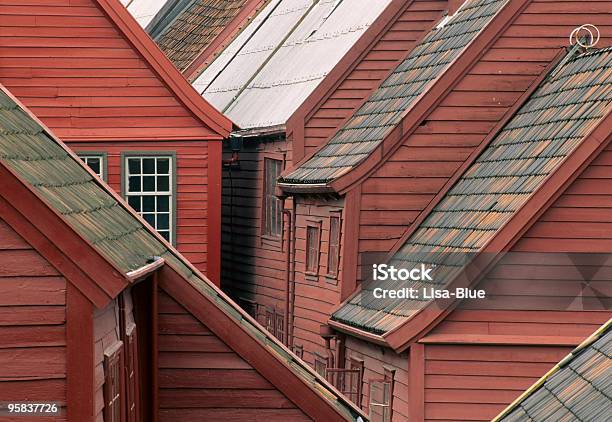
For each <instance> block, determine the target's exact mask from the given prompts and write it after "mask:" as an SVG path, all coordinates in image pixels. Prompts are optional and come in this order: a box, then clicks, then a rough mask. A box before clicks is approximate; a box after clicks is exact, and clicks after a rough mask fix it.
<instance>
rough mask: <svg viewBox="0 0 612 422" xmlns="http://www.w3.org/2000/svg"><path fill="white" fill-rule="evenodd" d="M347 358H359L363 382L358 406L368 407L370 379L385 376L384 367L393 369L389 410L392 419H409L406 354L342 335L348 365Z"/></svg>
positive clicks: (349, 359) (348, 360) (395, 420)
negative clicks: (344, 341)
mask: <svg viewBox="0 0 612 422" xmlns="http://www.w3.org/2000/svg"><path fill="white" fill-rule="evenodd" d="M351 358H353V359H360V360H362V361H363V367H364V371H363V384H362V392H363V393H362V398H361V408H362V409H368V406H369V403H370V397H369V395H368V394H370V389H369V386H370V384H371V381H372V380H381V379H384V376H385V367H386V368H388V369H394V370H395V374H394V377H393V381H394V387H393V413H392V421H394V422H405V421H407V420H409V419H408V418H409V408H408V407H409V403H408V395H409V394H408V386H409V384H410V377H409V365H408V354H407V353H402V354H399V355H398V354H397V353H394V352H393V351H392V350H391V349H387V348H383V347H379V346H376V345H374V344H371V343H368V342H365V341H363V340H360V339H357V338H354V337H347V338H346V363H345V367H346V368H349V367H350V363H351Z"/></svg>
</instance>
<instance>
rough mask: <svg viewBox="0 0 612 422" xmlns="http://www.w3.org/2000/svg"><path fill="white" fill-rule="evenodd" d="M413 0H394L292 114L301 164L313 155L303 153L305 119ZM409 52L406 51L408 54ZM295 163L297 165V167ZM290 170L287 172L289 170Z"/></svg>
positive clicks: (290, 130)
mask: <svg viewBox="0 0 612 422" xmlns="http://www.w3.org/2000/svg"><path fill="white" fill-rule="evenodd" d="M413 3H414V0H410V1H405V0H394V1H392V2H391V3H390V4H389V5H388V6H387V8H386V9H385V10H384V12H383V13H381V14H380V16H379V17H378V18H377V19H376V20H375V21H374V22H373V23H372V25H371V26H370V27H369V28H368V29H367V30H366V32H365V33H364V34H363V35H362V36H361V38H359V40H358V41H357V42H356V43H355V44H354V45H353V47H352V48H351V49H350V50H349V51H348V53H346V54H345V55H344V57H343V58H342V60H340V61H339V62H338V63H337V64H336V66H334V68H333V69H332V70H331V72H329V74H328V75H327V76H326V77H325V79H323V81H321V83H320V84H319V85H318V86H317V88H316V89H315V90H314V91H313V92H312V93H311V94H310V95H309V96H308V97H307V98H306V100H304V102H303V103H302V105H301V106H300V107H299V108H298V109H297V110H296V111H295V112H294V113H293V115H292V116H291V117H290V118H289V119H288V120H287V124H286V131H287V136H288V137H289V136H291V133H293V134H294V136H293V151H294V155H297V158H298V159H299V163H302V162H304V161H307V159H308V158H310V156H308V157H305V156H304V133H303V132H304V122H305V121H306V119H308V118H309V117H310V116H311V115H312V113H314V112H316V111H317V109H318V107H319V106H320V105H321V104H322V103H323V102H324V101H326V100H327V99H328V98H329V96H330V95H332V94H333V93H334V92H335V90H336V89H337V88H338V86H339V85H340V84H341V83H342V82H343V81H344V79H345V77H346V76H347V75H348V74H349V73H350V72H352V70H353V69H354V67H355V66H356V65H357V64H359V63H360V62H361V61H362V59H363V58H364V57H365V56H366V55H367V54H368V53H370V51H371V50H372V47H374V46H375V44H376V43H377V42H378V41H379V40H380V39H381V38H382V37H383V36H384V35H385V34H386V33H387V31H388V29H389V27H391V26H392V25H393V24H394V22H395V21H396V20H397V19H398V18H399V17H400V16H401V15H402V14H403V13H404V12H405V11H406V9H408V8H409V7H410V6H412V4H413ZM430 29H431V28H427V30H425V31H423V33H422V34H421V36H420V37H419V38H417V40H415V41H414V43H413V45H417V44H418V43H419V42H420V41H421V39H422V38H423V37H425V35H427V32H428V31H429V30H430ZM408 53H409V51H408V52H406V54H408ZM393 68H394V66H390V69H389V70H388V71H387V74H386V75H385V76H384V77H382V78H380V79H381V80H385V79H386V78H387V77H388V76H389V75H390V74H391V73H392V72H393ZM367 100H368V96H367V95H366V96H364V98H362V99H361V101H360V102H359V104H357V105H355V107H354V108H355V109H358V108H359V107H360V106H361V105H362V104H363V103H365V102H366V101H367ZM350 118H351V116H350V115H349V116H347V117H346V118H345V119H344V121H343V122H342V123H341V124H340V125H339V127H342V126H344V124H345V123H346V121H348V120H349V119H350ZM298 166H299V164H296V165H295V166H294V167H298ZM289 171H290V170H288V171H287V173H289Z"/></svg>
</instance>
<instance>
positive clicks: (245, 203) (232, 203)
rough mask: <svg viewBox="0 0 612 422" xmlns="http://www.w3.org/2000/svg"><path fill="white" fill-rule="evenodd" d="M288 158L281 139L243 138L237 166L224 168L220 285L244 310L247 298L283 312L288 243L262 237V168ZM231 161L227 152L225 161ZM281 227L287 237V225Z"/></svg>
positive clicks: (287, 147)
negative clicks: (270, 159) (230, 168)
mask: <svg viewBox="0 0 612 422" xmlns="http://www.w3.org/2000/svg"><path fill="white" fill-rule="evenodd" d="M290 155H291V150H290V145H289V144H288V143H287V142H285V141H283V140H278V141H266V142H260V141H259V140H255V139H252V140H251V139H246V140H245V141H244V147H243V149H242V150H241V151H240V153H239V157H240V168H233V169H232V170H231V171H229V170H228V169H227V168H224V170H223V194H222V202H223V208H222V216H223V226H222V229H223V233H222V254H221V255H222V286H223V288H224V290H225V291H227V292H229V294H230V295H231V296H232V297H233V299H234V300H236V301H237V302H238V303H239V304H240V305H243V306H244V305H245V302H244V300H245V299H246V300H249V301H254V302H256V303H257V304H259V305H261V306H262V307H270V308H274V309H276V310H277V311H278V312H283V311H284V298H285V285H286V282H285V279H286V267H287V266H286V248H287V244H286V241H281V240H279V241H275V240H269V239H262V237H261V233H262V196H263V183H264V182H263V180H264V168H263V166H264V160H265V158H266V157H270V158H274V159H283V157H287V158H290ZM229 157H230V154H229V152H228V151H225V152H224V158H229ZM286 206H287V207H289V206H290V205H289V204H286ZM284 229H285V231H284V234H283V239H286V234H287V233H286V230H287V224H284ZM260 322H261V320H260Z"/></svg>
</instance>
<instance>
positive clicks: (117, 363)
mask: <svg viewBox="0 0 612 422" xmlns="http://www.w3.org/2000/svg"><path fill="white" fill-rule="evenodd" d="M122 352H123V343H122V342H118V343H117V344H116V346H115V347H113V348H112V349H111V350H109V351H107V352H105V353H104V391H103V395H104V422H121V412H122V411H123V409H122V405H123V404H122V402H123V392H122V385H123V382H122V377H121V375H122V372H123V365H122V359H123V356H122Z"/></svg>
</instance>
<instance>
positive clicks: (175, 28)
mask: <svg viewBox="0 0 612 422" xmlns="http://www.w3.org/2000/svg"><path fill="white" fill-rule="evenodd" d="M268 1H269V0H231V1H227V0H196V1H192V2H185V1H181V0H168V1H167V2H166V4H164V7H163V8H162V9H161V10H160V11H159V12H158V13H157V14H156V16H155V18H154V19H153V20H152V21H151V23H150V24H148V25H147V32H148V33H149V35H151V38H153V39H154V40H155V42H156V43H157V45H159V47H160V49H161V50H162V51H163V52H164V53H165V54H166V56H168V58H169V59H170V60H171V61H172V62H173V63H174V65H175V66H176V68H177V69H179V70H180V71H181V72H183V75H185V77H186V78H187V79H189V80H191V79H193V78H194V77H195V76H197V75H198V74H199V72H200V71H201V70H202V69H203V68H205V67H206V66H207V65H208V64H210V62H211V61H212V60H214V58H215V57H217V55H218V54H219V53H220V52H221V51H223V49H224V48H225V47H227V44H228V43H229V42H230V41H231V40H232V39H233V38H234V37H235V36H236V35H237V34H238V33H240V31H242V30H243V29H244V27H245V26H246V25H248V24H249V22H250V21H251V20H252V19H253V18H254V17H255V15H256V14H257V13H258V12H259V11H260V10H261V9H262V8H263V7H264V6H265V5H266V4H267V3H268Z"/></svg>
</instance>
